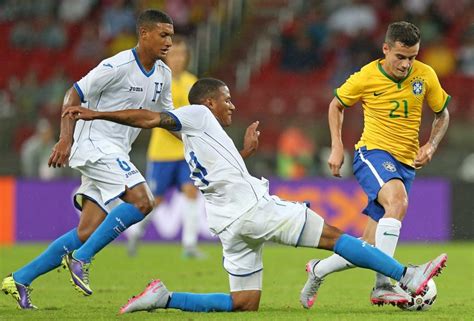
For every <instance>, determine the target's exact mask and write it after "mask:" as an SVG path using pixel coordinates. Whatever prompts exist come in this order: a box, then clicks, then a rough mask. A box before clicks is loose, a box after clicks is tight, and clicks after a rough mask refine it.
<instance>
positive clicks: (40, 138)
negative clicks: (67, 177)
mask: <svg viewBox="0 0 474 321" xmlns="http://www.w3.org/2000/svg"><path fill="white" fill-rule="evenodd" d="M55 143H56V141H55V139H54V131H53V128H52V127H51V125H50V123H49V122H48V121H47V120H46V119H40V120H39V121H38V123H37V126H36V131H35V133H34V135H33V136H31V137H30V138H28V139H27V140H26V141H25V142H24V143H23V145H22V147H21V170H22V175H23V176H24V177H28V178H40V179H44V180H49V179H52V178H55V177H58V176H59V175H60V174H61V171H58V170H57V169H54V168H50V167H48V158H49V155H50V153H51V148H53V146H54V144H55Z"/></svg>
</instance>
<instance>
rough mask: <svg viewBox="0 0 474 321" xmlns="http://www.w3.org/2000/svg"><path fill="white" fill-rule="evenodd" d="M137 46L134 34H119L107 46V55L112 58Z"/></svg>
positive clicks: (126, 32) (125, 32)
mask: <svg viewBox="0 0 474 321" xmlns="http://www.w3.org/2000/svg"><path fill="white" fill-rule="evenodd" d="M136 44H137V36H136V33H135V32H131V31H122V32H120V33H119V34H118V35H117V36H116V37H115V38H114V39H113V40H112V41H111V42H110V43H109V45H108V46H107V54H108V55H109V56H113V55H115V54H116V53H119V52H120V51H122V50H126V49H129V48H133V47H135V46H136Z"/></svg>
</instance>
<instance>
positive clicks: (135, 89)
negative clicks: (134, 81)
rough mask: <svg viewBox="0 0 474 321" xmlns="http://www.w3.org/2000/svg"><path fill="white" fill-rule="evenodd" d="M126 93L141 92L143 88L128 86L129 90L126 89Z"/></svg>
mask: <svg viewBox="0 0 474 321" xmlns="http://www.w3.org/2000/svg"><path fill="white" fill-rule="evenodd" d="M128 91H136V92H142V91H143V88H142V87H137V86H130V89H128Z"/></svg>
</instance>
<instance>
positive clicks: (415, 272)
mask: <svg viewBox="0 0 474 321" xmlns="http://www.w3.org/2000/svg"><path fill="white" fill-rule="evenodd" d="M447 260H448V255H447V254H446V253H443V254H441V255H439V256H438V257H437V258H435V259H433V260H431V261H429V262H428V263H425V264H423V265H420V266H408V268H407V271H406V273H405V275H404V276H403V277H402V279H401V280H400V286H401V287H402V288H403V289H404V290H408V291H409V292H411V293H413V294H415V295H418V294H420V293H421V292H423V290H424V289H425V287H426V284H427V283H428V281H429V280H431V279H432V278H433V277H435V276H437V275H438V274H440V273H441V270H442V269H443V268H444V267H445V266H446V261H447Z"/></svg>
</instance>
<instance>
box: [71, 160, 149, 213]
mask: <svg viewBox="0 0 474 321" xmlns="http://www.w3.org/2000/svg"><path fill="white" fill-rule="evenodd" d="M75 168H76V169H77V170H79V171H80V172H81V174H82V177H81V186H80V187H79V189H78V190H77V191H76V194H75V195H74V205H75V206H76V208H77V209H79V210H82V202H83V199H84V198H87V199H89V200H91V201H93V202H94V203H96V204H97V205H99V206H100V207H101V208H102V210H104V212H105V213H109V212H110V211H111V210H112V209H113V208H114V207H115V206H117V205H118V204H120V203H121V202H122V200H120V198H119V197H120V196H122V195H123V194H124V193H125V187H126V186H127V187H128V188H133V187H134V186H136V185H138V184H141V183H144V182H145V178H144V177H143V175H142V174H141V173H140V171H139V170H138V169H137V168H136V167H135V165H133V163H132V162H131V161H130V158H129V156H128V155H124V154H111V155H104V156H103V157H102V158H100V159H99V160H97V161H96V162H94V163H92V162H89V161H88V162H86V164H85V165H82V166H77V167H75Z"/></svg>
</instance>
